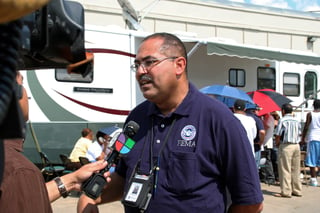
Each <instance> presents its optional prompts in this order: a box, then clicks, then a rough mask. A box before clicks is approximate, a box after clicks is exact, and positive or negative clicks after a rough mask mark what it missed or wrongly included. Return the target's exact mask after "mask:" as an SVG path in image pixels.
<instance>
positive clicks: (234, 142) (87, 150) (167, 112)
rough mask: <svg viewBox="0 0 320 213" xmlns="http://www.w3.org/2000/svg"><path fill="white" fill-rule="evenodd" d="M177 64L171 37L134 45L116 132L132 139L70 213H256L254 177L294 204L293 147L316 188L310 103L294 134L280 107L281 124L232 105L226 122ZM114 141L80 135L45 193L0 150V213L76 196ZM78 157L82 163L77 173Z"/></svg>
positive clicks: (182, 63)
mask: <svg viewBox="0 0 320 213" xmlns="http://www.w3.org/2000/svg"><path fill="white" fill-rule="evenodd" d="M187 64H188V57H187V52H186V49H185V46H184V44H183V43H182V42H181V40H180V39H179V38H178V37H176V36H175V35H172V34H169V33H155V34H152V35H150V36H148V37H146V38H144V40H143V41H142V43H141V45H140V46H139V49H138V52H137V55H136V58H135V61H134V64H133V66H132V69H133V70H134V71H135V72H136V80H137V82H138V84H139V86H140V90H141V92H142V94H143V96H144V97H145V98H146V100H145V101H144V102H143V103H141V104H139V105H138V106H137V107H135V108H134V109H133V110H132V111H131V113H130V114H129V116H128V117H127V119H126V122H125V123H128V122H130V121H135V122H137V123H138V124H139V126H140V129H139V131H138V133H137V134H136V135H135V136H134V137H133V138H132V139H133V140H134V141H135V142H136V145H135V147H134V149H132V150H131V151H130V152H129V153H128V154H127V155H126V156H125V157H123V158H120V160H119V162H118V163H117V166H116V168H115V171H114V172H112V173H111V172H106V173H105V174H104V176H105V178H106V179H107V180H108V184H107V187H105V188H104V190H103V191H102V194H101V195H100V196H99V197H98V198H97V199H92V198H90V197H88V196H86V195H85V194H82V195H81V196H80V198H79V201H78V204H77V211H78V212H98V205H101V204H104V203H109V202H113V201H119V200H121V201H122V203H123V205H124V209H125V212H126V213H131V212H152V213H157V212H168V213H170V212H221V213H224V212H227V211H228V212H248V213H258V212H261V211H262V210H263V194H262V191H261V187H260V182H261V180H262V179H261V176H264V178H263V181H265V182H266V183H268V184H274V183H276V182H277V181H279V184H280V190H281V192H280V193H277V194H275V196H277V197H287V198H288V197H291V196H302V187H301V182H300V147H299V144H300V143H304V142H308V144H309V145H308V148H309V149H308V152H307V161H306V163H307V165H308V166H310V168H312V170H311V176H312V177H311V183H312V185H317V182H316V172H315V168H316V167H319V166H320V165H319V164H320V160H319V159H320V153H319V150H320V139H318V138H319V136H320V113H318V112H320V102H319V100H315V102H314V108H315V110H314V112H312V113H309V114H308V116H307V123H306V125H305V127H304V129H303V131H302V133H301V127H300V122H299V121H297V120H296V119H295V117H294V116H293V114H292V110H293V109H292V106H291V105H290V104H285V105H283V106H282V109H281V113H282V117H281V118H280V116H279V115H278V114H277V113H275V112H272V113H268V114H265V115H263V116H257V114H256V112H257V110H258V108H253V109H246V107H245V102H243V101H241V100H237V101H236V102H235V104H234V107H233V112H234V113H232V112H231V111H230V110H229V109H228V108H227V107H226V106H225V105H224V104H223V103H221V102H220V101H218V100H215V99H214V98H211V97H209V96H207V95H205V94H202V93H201V92H199V90H198V89H197V88H196V87H195V86H194V85H193V84H192V83H191V82H190V81H189V79H188V69H187V68H188V66H187ZM21 101H24V102H25V103H24V104H27V100H25V99H21ZM21 106H22V108H23V106H24V105H23V103H21ZM318 114H319V115H318ZM26 115H27V114H26ZM121 131H122V130H121V128H118V127H106V128H102V129H100V130H98V131H97V133H96V135H95V136H96V140H95V141H94V133H93V131H92V130H91V129H89V128H85V129H83V130H82V132H81V137H80V139H79V140H78V141H77V142H76V143H75V146H74V149H73V150H72V152H71V153H70V156H69V158H70V160H71V161H72V162H73V163H76V164H77V165H78V166H77V168H76V170H75V171H74V172H72V173H70V174H67V175H64V176H62V177H56V178H55V179H54V180H52V181H50V182H48V183H45V182H44V179H43V178H42V177H41V173H40V171H39V170H38V169H37V168H36V167H35V166H34V165H33V164H32V163H31V162H29V161H28V160H27V159H26V158H25V157H23V156H22V154H21V151H22V146H23V138H18V139H8V140H5V141H4V145H5V158H6V160H5V171H4V179H3V181H2V183H1V188H0V208H1V210H4V212H22V210H26V209H30V212H52V209H51V206H50V202H53V201H54V200H56V199H58V198H59V197H61V196H62V197H66V196H67V195H68V193H69V192H70V191H71V190H81V186H82V183H83V182H84V181H86V180H87V179H88V178H89V177H90V176H91V175H92V174H93V173H94V172H98V171H100V170H101V169H102V168H104V167H105V166H106V164H107V163H106V162H105V160H104V159H106V157H107V156H108V154H109V153H110V152H111V151H112V150H110V147H109V145H108V143H109V142H110V140H111V139H112V137H114V136H115V135H116V133H117V132H121ZM301 134H302V137H301V140H302V141H301V140H300V136H301ZM261 156H262V157H261ZM80 157H86V158H87V159H88V160H89V161H90V162H92V163H89V164H86V165H80V164H79V158H80ZM262 159H265V162H264V163H262V162H263V160H262ZM22 162H24V163H22ZM277 171H279V172H277ZM248 178H250V181H248ZM13 182H14V183H13ZM9 203H10V205H9ZM31 209H32V211H31Z"/></svg>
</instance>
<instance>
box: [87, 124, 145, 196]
mask: <svg viewBox="0 0 320 213" xmlns="http://www.w3.org/2000/svg"><path fill="white" fill-rule="evenodd" d="M139 128H140V126H139V124H137V123H136V122H134V121H129V122H128V123H127V125H126V126H125V127H124V130H123V132H121V133H118V134H116V135H115V136H113V137H112V139H111V141H110V143H109V147H112V148H113V151H112V153H111V154H110V155H109V157H108V159H107V162H108V164H107V166H106V167H105V168H104V169H102V170H100V171H99V172H98V173H94V174H92V175H91V177H90V178H89V179H88V180H86V181H85V182H84V183H83V184H82V190H83V191H84V193H85V194H86V195H87V196H88V197H90V198H92V199H94V200H95V199H97V198H98V197H99V196H100V195H101V193H102V190H103V188H104V186H105V184H106V183H107V181H106V179H105V177H104V176H103V174H104V173H105V172H107V171H109V169H110V168H111V166H112V165H113V164H114V163H116V162H117V161H118V160H119V158H120V156H122V155H125V154H127V153H129V152H130V151H131V149H132V148H133V147H134V145H135V141H134V140H132V139H131V138H132V137H133V136H134V135H135V134H136V133H137V132H138V130H139Z"/></svg>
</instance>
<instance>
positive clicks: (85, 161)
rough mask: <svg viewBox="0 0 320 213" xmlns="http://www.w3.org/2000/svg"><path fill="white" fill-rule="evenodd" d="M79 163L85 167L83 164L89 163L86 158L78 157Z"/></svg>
mask: <svg viewBox="0 0 320 213" xmlns="http://www.w3.org/2000/svg"><path fill="white" fill-rule="evenodd" d="M79 161H80V163H81V165H82V166H83V165H85V164H88V163H90V161H89V160H88V158H86V157H79Z"/></svg>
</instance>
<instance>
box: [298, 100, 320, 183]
mask: <svg viewBox="0 0 320 213" xmlns="http://www.w3.org/2000/svg"><path fill="white" fill-rule="evenodd" d="M313 108H314V110H313V112H309V113H308V114H307V118H306V123H305V125H304V128H303V132H302V136H301V143H302V144H305V143H306V142H307V155H306V160H305V164H306V166H309V167H310V176H311V178H310V183H309V185H310V186H319V184H318V181H317V172H316V168H318V170H320V100H319V99H316V100H314V101H313Z"/></svg>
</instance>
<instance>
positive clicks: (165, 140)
mask: <svg viewBox="0 0 320 213" xmlns="http://www.w3.org/2000/svg"><path fill="white" fill-rule="evenodd" d="M176 120H177V118H176V117H175V118H174V119H173V121H172V123H171V126H170V129H169V131H168V133H167V135H166V137H165V139H164V142H163V143H162V146H161V148H160V151H159V153H158V157H157V162H156V166H154V162H153V142H154V131H153V118H152V120H151V139H150V141H151V142H150V169H151V172H152V171H153V172H154V184H153V195H155V193H156V189H157V183H158V173H159V171H160V157H161V153H162V150H163V149H164V147H165V145H166V144H167V142H168V140H169V136H170V134H171V131H172V129H173V126H174V124H175V122H176Z"/></svg>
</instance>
